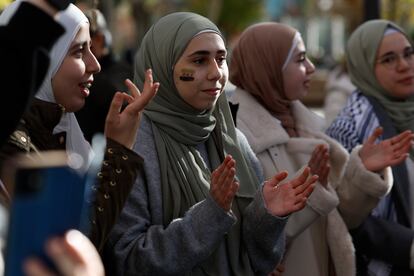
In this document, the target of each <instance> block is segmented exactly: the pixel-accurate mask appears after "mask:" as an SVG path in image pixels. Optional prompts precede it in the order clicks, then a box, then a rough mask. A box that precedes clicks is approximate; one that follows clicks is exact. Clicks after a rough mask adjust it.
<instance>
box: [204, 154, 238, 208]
mask: <svg viewBox="0 0 414 276" xmlns="http://www.w3.org/2000/svg"><path fill="white" fill-rule="evenodd" d="M235 175H236V161H235V160H234V159H233V157H231V155H227V156H226V158H225V159H224V161H223V163H221V165H220V166H219V167H218V168H217V169H215V170H214V171H213V173H212V174H211V184H210V195H211V197H212V198H213V199H214V201H215V202H216V203H217V204H218V205H219V206H220V207H221V208H223V209H224V210H225V211H226V212H228V211H230V208H231V204H232V202H233V199H234V196H235V195H236V192H237V191H238V190H239V183H238V182H237V181H235V180H234V176H235Z"/></svg>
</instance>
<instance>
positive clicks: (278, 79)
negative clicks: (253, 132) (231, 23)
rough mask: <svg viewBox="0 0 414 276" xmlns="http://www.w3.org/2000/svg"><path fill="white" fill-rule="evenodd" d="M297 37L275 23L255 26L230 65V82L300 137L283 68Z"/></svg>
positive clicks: (250, 28) (241, 41)
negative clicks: (285, 83)
mask: <svg viewBox="0 0 414 276" xmlns="http://www.w3.org/2000/svg"><path fill="white" fill-rule="evenodd" d="M296 33H298V32H297V31H296V30H295V29H293V28H291V27H289V26H287V25H284V24H280V23H275V22H267V23H259V24H255V25H252V26H250V27H249V28H247V29H246V30H245V31H244V32H243V33H242V35H241V37H240V40H239V42H238V43H237V45H236V47H235V48H234V50H233V53H232V57H231V63H230V81H231V82H232V83H233V84H234V85H236V86H237V87H239V88H241V89H243V90H245V91H246V92H248V93H250V94H251V95H252V96H253V97H255V98H256V100H257V101H259V102H260V103H261V104H262V105H263V106H264V107H265V108H266V109H267V110H268V111H269V112H270V113H271V114H273V115H274V116H275V117H276V118H277V119H279V120H280V121H281V123H282V126H283V127H284V128H285V130H286V131H287V133H288V134H289V136H297V133H296V129H295V120H294V117H293V114H292V110H291V106H290V100H289V99H288V98H287V97H286V93H289V91H285V87H284V84H283V71H282V68H283V64H285V61H286V60H287V59H288V56H289V52H290V50H291V48H292V44H293V41H294V38H295V35H296Z"/></svg>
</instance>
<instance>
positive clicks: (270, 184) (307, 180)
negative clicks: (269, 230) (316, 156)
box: [263, 167, 318, 217]
mask: <svg viewBox="0 0 414 276" xmlns="http://www.w3.org/2000/svg"><path fill="white" fill-rule="evenodd" d="M287 176H288V173H287V172H281V173H278V174H276V175H275V176H274V177H273V178H272V179H271V180H269V181H266V182H265V184H264V187H263V197H264V200H265V204H266V207H267V210H268V212H269V213H271V214H272V215H274V216H280V217H283V216H287V215H289V214H291V213H293V212H296V211H299V210H301V209H302V208H303V207H305V204H306V200H307V198H308V197H309V195H310V194H311V193H312V191H313V188H314V187H315V182H316V181H317V180H318V176H317V175H313V176H310V168H309V167H306V168H305V169H304V170H303V172H302V173H301V174H300V175H299V176H298V177H296V178H294V179H292V180H291V181H288V182H287V183H283V184H281V183H280V182H281V181H282V180H284V179H285V178H286V177H287Z"/></svg>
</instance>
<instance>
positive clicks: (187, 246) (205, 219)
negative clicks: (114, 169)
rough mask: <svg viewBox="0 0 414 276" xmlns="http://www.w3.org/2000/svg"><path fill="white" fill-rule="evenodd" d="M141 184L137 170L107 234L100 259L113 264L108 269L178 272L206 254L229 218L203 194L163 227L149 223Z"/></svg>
mask: <svg viewBox="0 0 414 276" xmlns="http://www.w3.org/2000/svg"><path fill="white" fill-rule="evenodd" d="M147 185H148V183H146V181H145V178H144V177H143V175H140V176H139V177H138V180H137V182H136V183H135V185H134V187H133V190H132V191H131V194H130V196H129V198H128V200H127V203H126V205H125V208H124V210H123V212H122V213H121V216H120V218H119V220H118V223H117V224H116V225H115V227H114V229H113V231H112V233H111V235H110V238H109V241H108V247H109V248H110V249H109V250H108V252H109V256H108V255H106V258H108V261H107V262H106V263H107V264H113V265H115V267H111V268H109V271H108V273H109V274H111V275H184V274H185V272H188V271H191V269H192V268H193V267H194V266H196V265H197V264H198V263H200V262H201V261H203V260H204V259H206V258H207V257H208V256H209V254H210V253H211V252H212V251H213V250H214V248H215V247H216V246H217V245H218V244H219V242H220V241H221V240H222V238H223V236H224V235H225V234H226V232H227V231H229V229H230V228H231V226H232V225H233V224H234V223H235V217H233V216H232V215H231V214H230V213H226V212H224V211H223V209H221V208H220V207H219V206H218V205H217V204H216V203H215V202H214V200H213V199H212V198H210V197H208V198H207V199H205V200H203V201H201V202H199V203H198V204H196V205H194V206H193V207H191V208H190V209H189V210H188V211H187V212H186V213H185V215H184V216H183V217H181V218H178V219H175V220H173V221H172V222H171V223H170V224H169V225H167V226H164V225H162V224H161V222H159V223H154V221H153V220H154V218H153V217H152V214H151V210H150V207H151V206H149V204H150V202H149V200H148V190H147ZM108 252H107V253H108ZM107 268H108V267H107Z"/></svg>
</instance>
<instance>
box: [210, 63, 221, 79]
mask: <svg viewBox="0 0 414 276" xmlns="http://www.w3.org/2000/svg"><path fill="white" fill-rule="evenodd" d="M222 77H223V72H222V70H221V68H220V66H219V65H218V64H217V61H216V60H214V61H212V62H211V63H210V66H209V68H208V74H207V78H208V79H209V80H219V79H221V78H222Z"/></svg>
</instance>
